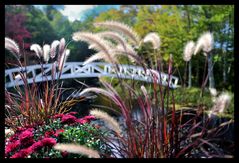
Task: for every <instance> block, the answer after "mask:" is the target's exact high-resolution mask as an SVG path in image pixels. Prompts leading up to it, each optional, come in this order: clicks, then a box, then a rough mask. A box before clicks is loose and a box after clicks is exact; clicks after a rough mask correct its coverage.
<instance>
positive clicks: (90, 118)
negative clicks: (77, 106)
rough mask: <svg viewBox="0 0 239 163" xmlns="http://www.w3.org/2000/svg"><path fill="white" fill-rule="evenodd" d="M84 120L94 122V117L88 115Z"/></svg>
mask: <svg viewBox="0 0 239 163" xmlns="http://www.w3.org/2000/svg"><path fill="white" fill-rule="evenodd" d="M84 119H87V120H95V116H93V115H88V116H85V117H84Z"/></svg>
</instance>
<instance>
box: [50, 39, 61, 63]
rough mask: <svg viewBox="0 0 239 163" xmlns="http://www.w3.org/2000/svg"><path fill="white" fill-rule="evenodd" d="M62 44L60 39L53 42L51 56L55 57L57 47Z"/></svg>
mask: <svg viewBox="0 0 239 163" xmlns="http://www.w3.org/2000/svg"><path fill="white" fill-rule="evenodd" d="M59 44H60V41H58V40H54V41H53V42H52V43H51V58H52V59H53V58H55V56H56V48H57V46H59Z"/></svg>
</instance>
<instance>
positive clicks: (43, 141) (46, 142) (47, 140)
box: [41, 138, 56, 147]
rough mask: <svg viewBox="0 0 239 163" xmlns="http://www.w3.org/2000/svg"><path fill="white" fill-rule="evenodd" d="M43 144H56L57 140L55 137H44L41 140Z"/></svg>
mask: <svg viewBox="0 0 239 163" xmlns="http://www.w3.org/2000/svg"><path fill="white" fill-rule="evenodd" d="M41 142H42V144H43V146H50V147H51V146H53V145H55V144H56V140H55V139H54V138H44V139H42V140H41Z"/></svg>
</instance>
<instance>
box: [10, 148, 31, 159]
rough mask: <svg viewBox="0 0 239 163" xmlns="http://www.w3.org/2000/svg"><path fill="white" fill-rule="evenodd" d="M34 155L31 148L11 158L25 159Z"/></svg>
mask: <svg viewBox="0 0 239 163" xmlns="http://www.w3.org/2000/svg"><path fill="white" fill-rule="evenodd" d="M31 153H32V150H31V148H26V149H22V150H20V151H19V152H17V153H15V154H14V155H12V156H11V157H10V158H25V157H27V156H28V155H29V154H31Z"/></svg>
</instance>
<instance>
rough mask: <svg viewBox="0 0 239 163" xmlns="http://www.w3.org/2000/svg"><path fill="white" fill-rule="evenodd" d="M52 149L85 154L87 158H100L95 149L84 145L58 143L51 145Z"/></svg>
mask: <svg viewBox="0 0 239 163" xmlns="http://www.w3.org/2000/svg"><path fill="white" fill-rule="evenodd" d="M53 148H54V149H56V150H59V151H63V152H64V151H66V152H69V153H75V154H82V155H86V156H88V157H89V158H100V155H99V153H98V152H97V151H96V150H93V149H90V148H88V147H86V146H83V145H79V144H62V143H58V144H56V145H54V146H53Z"/></svg>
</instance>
